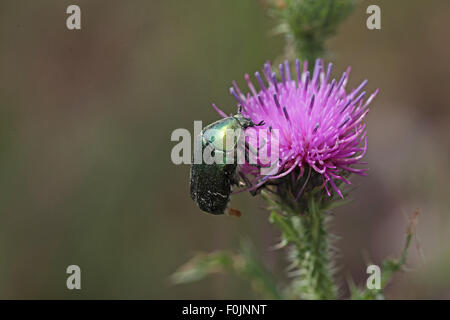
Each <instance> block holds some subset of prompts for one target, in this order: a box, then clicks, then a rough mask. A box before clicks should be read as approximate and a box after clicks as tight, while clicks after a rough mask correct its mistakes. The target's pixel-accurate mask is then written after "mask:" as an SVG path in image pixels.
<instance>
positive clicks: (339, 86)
mask: <svg viewBox="0 0 450 320" xmlns="http://www.w3.org/2000/svg"><path fill="white" fill-rule="evenodd" d="M295 69H296V73H295V75H293V76H291V72H290V66H289V62H288V61H285V62H284V64H280V65H279V78H278V79H277V76H276V73H275V72H274V71H273V70H272V69H271V66H270V64H269V63H266V64H265V65H264V69H263V70H262V74H263V76H264V78H265V79H266V82H264V81H263V78H262V77H261V74H260V73H259V72H256V73H255V78H256V80H257V82H258V84H259V88H260V89H259V90H257V89H256V87H255V86H254V84H253V83H252V81H251V80H250V77H249V75H248V74H246V75H245V80H246V81H247V84H248V88H249V90H250V92H249V93H247V94H246V95H244V94H243V93H242V92H241V90H240V89H239V87H238V86H237V84H236V82H235V81H233V87H231V88H230V93H231V94H232V95H233V96H234V98H235V99H236V100H237V103H238V105H239V106H241V107H242V114H243V115H244V116H245V117H248V118H250V119H251V120H252V121H253V122H254V123H260V122H261V121H264V124H263V126H262V127H261V129H265V130H273V129H278V130H279V142H278V143H279V157H280V159H279V163H280V165H279V166H278V168H277V172H276V173H274V174H273V175H270V176H264V177H262V176H260V177H259V178H258V180H257V183H255V184H253V189H254V188H257V187H260V186H261V185H263V184H265V183H266V182H269V181H273V180H277V179H280V178H282V177H285V176H287V175H289V174H292V178H293V180H294V175H297V177H296V179H299V178H300V177H304V176H307V178H308V179H309V177H310V176H312V175H314V176H315V177H319V178H320V180H319V181H321V182H320V183H321V184H322V186H323V187H324V188H325V190H326V193H327V194H328V196H331V192H330V190H331V189H332V190H334V191H335V192H336V193H337V194H338V195H339V196H340V197H341V198H343V195H342V192H341V190H340V189H339V187H338V186H339V185H340V184H341V183H342V182H344V183H346V184H350V181H349V180H348V179H347V177H348V175H349V174H350V173H355V174H358V175H365V174H366V173H365V172H366V171H367V170H368V169H367V168H358V167H355V165H362V164H366V163H365V162H363V161H362V158H363V156H364V154H365V153H366V150H367V138H366V124H365V123H364V119H365V117H366V115H367V113H368V112H369V108H368V106H369V104H370V103H371V101H372V100H373V98H374V97H375V96H376V94H377V93H378V89H377V90H376V91H375V92H374V93H373V94H372V95H371V96H370V97H369V98H368V99H367V100H366V101H364V97H365V95H366V92H365V91H362V90H363V88H364V86H365V85H366V83H367V80H364V81H363V82H362V83H361V84H360V85H359V86H358V87H357V88H356V89H353V90H352V91H350V92H349V93H347V91H346V89H345V87H346V84H347V80H348V76H349V73H350V67H349V68H348V69H347V70H346V71H345V72H344V73H343V74H342V76H341V78H340V79H339V80H335V79H333V80H331V81H330V75H331V70H332V64H331V63H330V64H328V67H327V68H326V70H325V67H324V63H323V61H322V60H321V59H317V60H316V63H315V66H314V70H313V71H312V74H310V72H309V71H308V62H307V61H305V62H304V63H303V68H302V70H301V64H300V61H299V60H297V61H296V63H295ZM213 106H214V108H216V110H217V111H218V112H219V113H220V114H221V115H222V116H225V114H224V113H223V112H222V111H220V110H219V109H218V108H217V107H216V106H215V105H213ZM246 169H247V171H251V169H249V167H247V168H246ZM306 169H307V170H306ZM244 170H245V169H244ZM308 179H306V178H304V180H305V184H306V183H307V180H308ZM316 180H317V179H316ZM330 186H331V188H330ZM304 187H305V185H303V188H301V189H300V190H298V194H297V197H296V198H298V196H299V195H300V193H301V192H302V191H303V189H304Z"/></svg>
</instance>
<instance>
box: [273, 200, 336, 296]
mask: <svg viewBox="0 0 450 320" xmlns="http://www.w3.org/2000/svg"><path fill="white" fill-rule="evenodd" d="M271 204H272V208H273V209H275V210H274V211H272V214H271V222H272V223H274V224H275V225H277V226H278V227H279V228H280V229H281V231H282V235H283V242H284V243H285V244H291V245H292V246H291V252H290V255H289V258H290V260H291V262H292V265H291V270H290V274H291V275H292V276H294V277H295V278H294V281H293V282H292V284H291V286H290V288H289V290H288V295H289V297H290V298H300V299H336V286H335V284H334V281H333V277H332V272H331V267H330V262H331V261H330V250H329V234H328V232H327V228H326V224H327V217H326V216H325V213H324V211H323V209H322V206H321V199H320V198H317V197H315V196H313V195H310V196H309V197H308V205H307V209H306V210H305V212H303V213H299V212H294V210H296V208H292V207H287V206H286V204H285V203H284V204H283V203H281V202H274V201H271ZM274 204H275V206H274Z"/></svg>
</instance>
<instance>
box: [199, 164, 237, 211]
mask: <svg viewBox="0 0 450 320" xmlns="http://www.w3.org/2000/svg"><path fill="white" fill-rule="evenodd" d="M235 170H236V165H234V164H230V165H217V164H193V165H192V167H191V179H190V180H191V181H190V182H191V186H190V189H191V190H190V191H191V198H192V200H194V201H195V202H196V203H197V204H198V206H199V208H200V209H201V210H203V211H205V212H208V213H212V214H223V213H224V212H225V209H226V208H227V205H228V202H229V200H230V194H231V185H232V181H233V174H234V172H235Z"/></svg>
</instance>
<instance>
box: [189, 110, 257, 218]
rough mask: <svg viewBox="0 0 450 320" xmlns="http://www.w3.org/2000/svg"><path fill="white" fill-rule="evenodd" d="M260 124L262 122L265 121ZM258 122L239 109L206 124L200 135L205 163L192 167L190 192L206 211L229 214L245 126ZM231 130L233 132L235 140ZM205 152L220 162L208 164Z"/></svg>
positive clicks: (199, 142) (198, 142)
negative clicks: (228, 207) (227, 210)
mask: <svg viewBox="0 0 450 320" xmlns="http://www.w3.org/2000/svg"><path fill="white" fill-rule="evenodd" d="M257 125H262V122H261V123H259V124H257ZM257 125H256V124H254V123H253V122H252V120H250V119H249V118H246V117H244V116H243V115H242V114H241V113H240V110H239V112H238V114H236V115H235V116H231V117H227V118H224V119H221V120H218V121H216V122H214V123H212V124H210V125H208V126H206V127H205V128H203V130H202V131H201V133H200V135H199V136H198V137H196V139H198V140H197V145H198V146H201V154H202V162H201V163H198V164H197V163H193V164H192V166H191V175H190V193H191V198H192V200H194V201H195V202H196V203H197V205H198V206H199V208H200V209H201V210H202V211H204V212H207V213H211V214H216V215H217V214H223V213H225V210H226V209H227V205H228V202H229V200H230V194H231V191H232V185H234V184H237V183H238V180H239V179H238V177H237V171H238V170H237V168H238V164H237V161H236V160H237V159H236V158H237V148H238V142H239V139H241V138H242V137H243V136H242V135H243V134H244V130H245V129H247V128H249V127H254V126H257ZM230 133H233V136H232V138H231V139H230V136H229V135H230ZM227 135H228V138H227ZM205 154H207V155H208V156H209V155H211V157H214V158H215V159H216V161H213V162H212V163H206V162H205V161H204V160H205V159H204V155H205ZM217 160H220V161H217Z"/></svg>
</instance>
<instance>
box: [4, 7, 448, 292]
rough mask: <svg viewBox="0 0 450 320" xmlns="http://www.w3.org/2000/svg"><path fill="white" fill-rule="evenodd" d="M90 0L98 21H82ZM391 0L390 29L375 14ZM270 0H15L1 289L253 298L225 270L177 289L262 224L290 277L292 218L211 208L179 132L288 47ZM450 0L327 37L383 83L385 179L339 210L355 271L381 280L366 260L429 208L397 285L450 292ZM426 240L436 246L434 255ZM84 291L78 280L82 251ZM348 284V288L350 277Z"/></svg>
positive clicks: (373, 146) (373, 178)
mask: <svg viewBox="0 0 450 320" xmlns="http://www.w3.org/2000/svg"><path fill="white" fill-rule="evenodd" d="M74 3H76V4H78V5H79V6H80V7H81V12H82V30H81V31H69V30H67V28H66V24H65V20H66V18H67V14H66V13H65V11H66V8H67V6H68V5H70V4H74ZM370 4H378V5H380V7H381V15H382V16H381V18H382V29H381V30H378V31H376V30H375V31H371V30H368V29H367V28H366V18H367V16H368V15H367V14H366V13H365V12H366V8H367V6H368V5H370ZM266 9H267V8H266V6H265V5H264V2H262V1H250V0H246V1H242V0H233V1H230V0H228V1H218V0H217V1H207V0H203V1H200V0H191V1H173V0H172V1H143V0H142V1H105V0H102V1H100V0H98V1H87V0H78V1H65V0H58V1H55V0H53V1H24V0H20V1H12V0H9V1H2V2H1V3H0V26H1V28H0V46H1V51H0V66H1V69H0V298H3V299H12V298H22V299H29V298H42V299H48V298H57V299H60V298H64V299H66V298H73V299H76V298H88V299H90V298H97V299H103V298H124V299H130V298H137V299H147V298H151V299H163V298H174V299H180V298H213V299H215V298H230V299H241V298H254V297H255V296H254V295H253V293H252V291H251V289H250V288H249V286H248V285H247V284H246V283H244V282H242V281H241V280H239V279H236V278H234V277H231V276H223V275H217V276H213V277H211V278H209V279H208V280H203V281H201V282H198V283H196V284H192V285H186V286H173V285H171V284H170V281H169V276H170V274H171V273H173V272H174V271H175V270H176V269H177V267H178V266H179V265H181V264H182V263H184V262H185V261H186V260H188V259H189V258H190V257H191V256H192V254H193V253H195V252H198V251H212V250H214V249H234V248H236V247H238V244H239V241H240V239H242V238H249V239H251V240H252V241H253V243H254V244H255V246H256V250H257V252H258V253H259V254H260V256H261V257H262V259H263V260H264V262H265V263H266V264H267V266H268V267H269V268H270V269H271V270H273V271H274V272H275V273H276V274H277V275H281V274H283V271H284V267H285V262H286V261H285V259H284V254H283V253H282V252H277V251H274V250H271V249H270V247H271V246H272V245H273V244H274V243H275V242H276V240H277V237H278V232H277V230H275V229H274V228H273V227H272V226H271V225H270V224H269V223H268V222H267V217H268V214H267V212H266V211H265V210H264V206H263V202H262V201H261V199H259V198H258V197H256V198H252V197H250V196H249V195H247V194H240V195H238V196H236V197H234V198H233V201H232V202H233V207H236V208H239V209H241V210H242V211H243V216H242V217H241V218H240V219H237V218H234V217H229V216H220V217H217V216H212V215H207V214H203V213H202V212H200V211H199V209H198V208H197V207H196V206H195V204H194V203H192V201H191V199H190V197H189V186H188V179H189V167H188V166H186V165H180V166H175V165H174V164H172V162H171V160H170V151H171V148H172V147H173V146H174V145H175V143H174V142H171V141H170V135H171V132H172V131H173V130H174V129H176V128H187V129H189V130H190V131H192V130H193V120H203V123H209V122H212V121H213V120H215V119H217V118H218V115H217V114H216V113H215V112H214V110H213V109H212V108H211V107H210V104H211V102H216V103H217V104H218V105H219V106H220V107H221V108H222V109H224V110H225V111H226V112H228V113H231V112H234V111H235V104H234V100H233V99H232V98H231V97H230V96H229V94H228V88H229V86H230V83H231V80H233V79H236V80H238V82H239V83H240V84H242V85H243V84H244V81H243V74H244V73H247V72H248V73H253V72H254V71H256V70H258V69H260V68H261V66H262V64H263V63H264V62H265V61H266V60H268V59H270V60H274V59H276V58H278V57H279V56H280V54H282V52H283V49H284V39H283V38H282V37H280V36H275V35H273V34H272V33H271V31H272V30H273V27H274V21H273V20H272V19H270V18H269V17H268V16H267V10H266ZM449 18H450V1H446V0H433V1H426V2H425V1H423V0H414V1H411V0H401V1H400V0H397V1H387V0H386V1H361V2H360V3H359V5H358V6H357V7H356V9H355V11H354V12H353V14H352V15H351V16H350V18H349V19H348V20H347V21H346V22H345V23H344V24H343V25H342V27H341V28H340V29H339V32H338V35H337V36H336V37H335V38H333V39H331V40H330V41H329V42H328V45H329V49H330V52H331V53H330V55H329V56H328V57H326V59H327V60H332V61H333V62H334V64H335V73H334V75H335V76H338V75H339V74H340V73H342V72H343V71H344V70H345V68H346V67H347V65H351V66H352V68H353V69H352V74H351V77H350V82H349V85H348V88H351V87H353V86H355V85H357V84H359V82H361V81H362V80H363V79H365V78H368V79H369V86H368V89H369V90H370V91H373V90H374V89H375V88H377V87H379V88H380V89H381V94H380V95H379V96H378V97H377V98H376V99H375V101H374V103H373V107H372V110H371V113H370V114H369V116H368V127H369V134H368V138H369V150H368V154H367V161H368V162H369V164H370V172H369V176H368V177H366V178H357V177H355V178H354V179H353V181H354V182H355V184H356V185H357V189H356V190H355V191H354V192H353V194H352V198H354V202H353V203H352V204H350V205H348V206H346V207H343V208H340V209H339V210H337V211H336V218H335V219H334V225H333V233H334V234H336V235H339V236H340V237H341V239H340V240H339V241H338V242H337V243H336V246H337V247H339V248H340V251H341V254H342V257H341V258H340V259H339V266H340V267H341V271H340V273H339V277H340V280H341V281H342V283H345V279H346V277H347V276H349V275H351V276H352V277H353V278H354V279H355V281H356V282H357V283H360V284H364V283H365V279H366V276H367V275H366V272H365V271H366V269H365V267H366V263H367V261H368V260H369V259H370V260H371V261H373V262H375V263H379V264H380V263H381V261H382V260H383V259H384V258H385V257H386V256H389V255H394V256H395V255H397V254H398V253H399V252H400V250H401V248H402V246H403V241H404V238H405V231H406V226H407V216H408V215H410V214H411V213H412V212H413V211H414V210H416V209H418V210H419V211H420V213H421V216H420V218H419V225H418V239H417V241H415V243H414V245H413V247H412V249H411V250H410V258H409V267H410V272H408V273H403V274H400V275H399V276H397V277H396V278H395V279H394V282H393V283H392V284H391V285H390V286H389V287H388V289H387V292H386V293H387V297H388V298H393V299H398V298H450V241H449V240H450V232H449V229H450V215H449V212H448V208H449V206H450V198H449V196H448V195H449V187H448V181H449V179H450V171H449V170H448V167H447V166H448V165H449V160H450V152H449V151H450V148H449V147H450V143H449V138H450V132H449V123H450V108H449V105H448V104H449V103H448V99H449V91H448V89H449V87H450V77H449V76H450V60H449V59H450V58H449V57H450V41H448V39H449V35H450V34H449V31H450V24H449ZM418 247H420V250H422V251H423V253H424V257H423V258H422V257H421V255H420V254H419V251H420V250H418ZM71 264H76V265H79V266H80V267H81V271H82V290H79V291H77V290H73V291H69V290H67V288H66V278H67V276H68V275H67V274H66V273H65V271H66V268H67V266H68V265H71ZM343 292H344V293H345V290H344V291H343Z"/></svg>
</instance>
